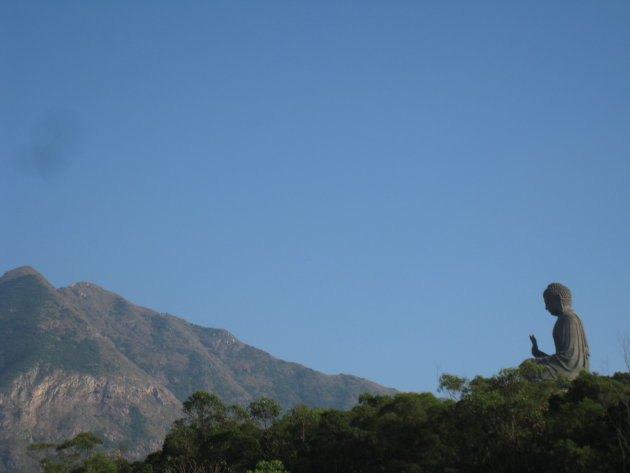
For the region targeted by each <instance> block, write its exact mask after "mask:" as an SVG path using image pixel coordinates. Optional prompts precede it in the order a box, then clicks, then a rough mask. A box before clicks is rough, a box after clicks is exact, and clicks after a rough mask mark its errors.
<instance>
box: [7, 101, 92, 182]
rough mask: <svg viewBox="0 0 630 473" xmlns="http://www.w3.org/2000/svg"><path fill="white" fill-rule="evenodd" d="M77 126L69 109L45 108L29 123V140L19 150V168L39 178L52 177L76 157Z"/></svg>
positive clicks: (77, 142) (78, 136) (75, 118)
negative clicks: (39, 115)
mask: <svg viewBox="0 0 630 473" xmlns="http://www.w3.org/2000/svg"><path fill="white" fill-rule="evenodd" d="M80 136H81V127H80V126H79V119H78V117H77V115H76V114H75V113H73V112H70V111H67V110H64V111H59V110H54V111H49V112H47V113H45V114H42V116H41V117H40V118H39V119H38V120H37V121H36V122H35V123H34V124H33V126H32V129H31V131H30V136H29V142H28V143H27V144H25V146H24V147H22V149H21V150H20V152H19V154H18V158H19V161H20V163H19V164H20V168H21V169H22V170H23V171H25V172H26V173H28V174H37V175H39V176H41V177H43V178H51V177H54V176H56V175H58V174H60V173H62V172H63V171H65V170H66V169H67V168H68V166H70V165H71V163H72V160H73V159H74V158H75V157H76V154H77V148H78V145H79V141H80V140H79V138H80Z"/></svg>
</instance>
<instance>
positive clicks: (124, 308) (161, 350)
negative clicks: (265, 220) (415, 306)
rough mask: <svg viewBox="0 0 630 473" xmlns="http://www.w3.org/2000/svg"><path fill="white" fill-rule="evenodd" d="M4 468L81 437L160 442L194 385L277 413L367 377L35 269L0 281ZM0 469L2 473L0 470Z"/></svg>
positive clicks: (315, 402) (337, 396) (340, 400)
mask: <svg viewBox="0 0 630 473" xmlns="http://www.w3.org/2000/svg"><path fill="white" fill-rule="evenodd" d="M0 329H1V330H0V427H1V429H0V430H1V431H2V432H0V456H1V457H2V462H0V463H1V464H2V465H4V466H0V471H19V469H22V470H23V471H27V470H28V468H29V465H31V466H32V463H29V461H28V458H27V457H26V456H25V455H24V454H17V453H16V451H19V450H20V449H22V450H24V449H25V447H26V445H28V443H31V442H33V441H59V440H61V439H63V438H68V437H71V436H72V435H75V434H76V433H78V432H80V431H83V430H91V431H94V432H97V433H100V434H101V435H103V436H104V437H105V438H106V439H107V440H108V441H111V442H117V443H119V442H123V443H128V444H129V446H132V445H133V446H134V447H135V448H134V449H133V451H132V452H131V454H132V456H135V457H139V456H142V455H144V454H146V453H148V452H149V451H151V450H154V449H155V448H157V447H159V442H160V441H161V440H162V438H163V436H164V434H165V432H166V430H167V429H168V426H169V424H170V422H172V420H174V419H175V418H176V417H177V416H178V415H179V413H180V410H179V409H180V406H181V401H183V400H185V399H186V398H187V397H188V396H189V395H190V394H192V393H193V392H194V391H197V390H204V391H210V392H214V393H215V394H217V395H219V397H221V398H222V399H223V400H224V401H225V402H227V403H229V404H242V405H244V404H247V403H248V402H250V401H252V400H254V399H255V398H258V397H260V396H268V397H271V398H274V399H276V400H278V401H279V402H280V403H281V404H282V405H283V406H284V407H291V406H292V405H295V404H298V403H305V404H307V405H309V406H312V407H323V408H326V407H333V408H339V409H345V408H349V407H350V406H351V405H353V404H354V403H356V401H357V397H358V395H359V394H361V393H363V392H371V393H375V394H393V393H394V392H396V391H395V390H393V389H391V388H385V387H383V386H379V385H378V384H376V383H373V382H371V381H369V380H366V379H363V378H358V377H355V376H352V375H347V374H338V375H327V374H324V373H321V372H319V371H315V370H312V369H310V368H307V367H305V366H303V365H300V364H298V363H292V362H287V361H283V360H280V359H278V358H275V357H273V356H272V355H270V354H269V353H266V352H264V351H262V350H259V349H258V348H255V347H253V346H250V345H247V344H245V343H243V342H241V341H240V340H238V339H237V338H236V337H235V336H234V335H233V334H231V333H230V332H228V331H227V330H224V329H218V328H210V327H202V326H199V325H195V324H192V323H190V322H187V321H185V320H184V319H181V318H179V317H176V316H174V315H170V314H165V313H160V312H156V311H154V310H152V309H149V308H146V307H142V306H138V305H135V304H133V303H132V302H129V301H128V300H126V299H124V298H123V297H121V296H119V295H118V294H115V293H113V292H110V291H108V290H107V289H104V288H102V287H100V286H98V285H96V284H93V283H90V282H78V283H74V284H71V285H69V286H66V287H60V288H54V287H53V286H52V285H51V284H50V283H49V282H48V281H47V280H46V279H45V278H44V276H42V275H41V274H40V273H39V272H38V271H37V270H36V269H35V268H33V267H32V266H21V267H19V268H15V269H13V270H11V271H8V272H6V273H5V274H4V275H3V276H2V277H0ZM3 468H4V470H3Z"/></svg>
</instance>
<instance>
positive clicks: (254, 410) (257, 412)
mask: <svg viewBox="0 0 630 473" xmlns="http://www.w3.org/2000/svg"><path fill="white" fill-rule="evenodd" d="M247 410H248V412H249V414H250V415H251V416H252V418H253V419H255V420H256V421H258V422H260V423H261V424H262V426H263V428H264V429H266V428H267V427H269V426H270V425H271V424H272V423H273V421H274V420H276V419H277V418H278V416H279V415H280V411H281V410H282V408H281V407H280V404H278V402H277V401H274V400H273V399H270V398H268V397H264V396H263V397H260V398H258V399H256V400H255V401H252V402H250V403H249V406H247Z"/></svg>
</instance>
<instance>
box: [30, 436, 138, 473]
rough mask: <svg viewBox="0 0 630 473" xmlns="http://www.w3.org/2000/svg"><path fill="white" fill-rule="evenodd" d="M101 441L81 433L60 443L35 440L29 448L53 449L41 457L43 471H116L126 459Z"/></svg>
mask: <svg viewBox="0 0 630 473" xmlns="http://www.w3.org/2000/svg"><path fill="white" fill-rule="evenodd" d="M102 445H103V440H102V439H101V438H100V437H98V436H97V435H94V434H93V433H91V432H81V433H80V434H77V435H76V436H75V437H73V438H72V439H69V440H64V441H63V442H61V443H59V444H54V443H37V444H32V445H31V446H30V447H29V448H30V449H31V450H33V451H37V452H46V451H48V450H54V453H52V454H47V455H45V456H44V457H43V458H41V459H40V464H41V465H42V469H43V472H44V473H117V472H123V471H125V470H126V469H127V468H128V467H129V464H128V462H127V461H126V460H125V459H124V458H123V457H122V456H121V455H120V453H119V452H115V451H113V450H111V449H103V448H102Z"/></svg>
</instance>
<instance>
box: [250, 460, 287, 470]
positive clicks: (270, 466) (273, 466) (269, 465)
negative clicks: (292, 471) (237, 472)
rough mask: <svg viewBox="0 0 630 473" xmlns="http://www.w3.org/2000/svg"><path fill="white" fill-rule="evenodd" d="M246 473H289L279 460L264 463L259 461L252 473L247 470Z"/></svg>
mask: <svg viewBox="0 0 630 473" xmlns="http://www.w3.org/2000/svg"><path fill="white" fill-rule="evenodd" d="M247 473H289V472H288V471H286V470H285V469H284V465H283V464H282V462H281V461H280V460H271V461H265V460H261V461H259V462H258V463H256V469H255V470H254V471H252V470H247Z"/></svg>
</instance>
